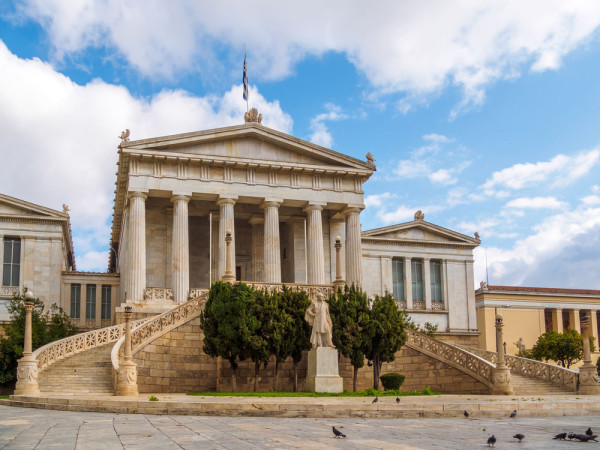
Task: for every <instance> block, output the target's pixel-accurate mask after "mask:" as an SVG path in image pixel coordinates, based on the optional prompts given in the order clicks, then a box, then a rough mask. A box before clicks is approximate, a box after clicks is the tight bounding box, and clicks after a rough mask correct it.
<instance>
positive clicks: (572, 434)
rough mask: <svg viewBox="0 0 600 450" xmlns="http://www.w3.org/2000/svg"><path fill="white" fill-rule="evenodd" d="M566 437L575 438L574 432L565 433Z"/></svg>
mask: <svg viewBox="0 0 600 450" xmlns="http://www.w3.org/2000/svg"><path fill="white" fill-rule="evenodd" d="M567 437H568V438H569V439H574V438H575V433H569V434H567Z"/></svg>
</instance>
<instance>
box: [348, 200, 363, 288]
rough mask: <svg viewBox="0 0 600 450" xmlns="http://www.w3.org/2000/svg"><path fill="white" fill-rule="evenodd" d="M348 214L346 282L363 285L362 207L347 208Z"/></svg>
mask: <svg viewBox="0 0 600 450" xmlns="http://www.w3.org/2000/svg"><path fill="white" fill-rule="evenodd" d="M344 214H345V215H346V282H347V283H348V285H352V284H355V285H357V286H361V285H362V245H361V235H360V208H355V207H353V208H347V209H346V210H344Z"/></svg>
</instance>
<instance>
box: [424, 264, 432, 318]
mask: <svg viewBox="0 0 600 450" xmlns="http://www.w3.org/2000/svg"><path fill="white" fill-rule="evenodd" d="M430 263H431V260H429V259H424V260H423V265H424V266H425V267H424V268H423V269H424V272H425V279H424V280H423V290H424V292H423V294H424V296H425V309H426V310H430V309H431V265H430Z"/></svg>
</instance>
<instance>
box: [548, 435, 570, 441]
mask: <svg viewBox="0 0 600 450" xmlns="http://www.w3.org/2000/svg"><path fill="white" fill-rule="evenodd" d="M566 438H567V433H558V434H557V435H556V436H554V437H553V438H552V439H558V440H559V441H564V440H565V439H566Z"/></svg>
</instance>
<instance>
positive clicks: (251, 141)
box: [121, 124, 375, 172]
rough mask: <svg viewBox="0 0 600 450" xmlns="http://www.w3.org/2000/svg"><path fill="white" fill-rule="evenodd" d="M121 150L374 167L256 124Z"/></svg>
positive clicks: (127, 144)
mask: <svg viewBox="0 0 600 450" xmlns="http://www.w3.org/2000/svg"><path fill="white" fill-rule="evenodd" d="M121 148H122V149H123V150H124V151H125V152H127V153H135V152H136V151H138V152H153V153H154V154H156V155H160V154H163V155H165V156H170V155H172V154H177V155H182V154H183V155H188V156H190V157H200V158H207V159H211V158H215V159H223V158H226V159H227V160H228V161H232V162H235V161H236V160H239V161H249V160H251V161H256V162H257V163H265V164H268V163H279V164H283V165H299V166H304V165H306V166H318V167H327V168H329V167H335V168H337V169H339V170H344V168H346V169H348V170H353V171H355V170H359V171H364V172H372V171H374V170H375V166H374V165H373V164H371V163H368V162H366V161H360V160H358V159H356V158H352V157H350V156H347V155H344V154H342V153H338V152H335V151H333V150H331V149H328V148H325V147H321V146H319V145H316V144H313V143H311V142H307V141H304V140H302V139H298V138H295V137H293V136H290V135H287V134H285V133H281V132H279V131H276V130H272V129H270V128H266V127H264V126H262V125H257V124H245V125H238V126H233V127H227V128H219V129H214V130H206V131H201V132H197V133H186V134H178V135H173V136H164V137H158V138H153V139H144V140H139V141H131V142H124V143H122V145H121Z"/></svg>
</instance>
